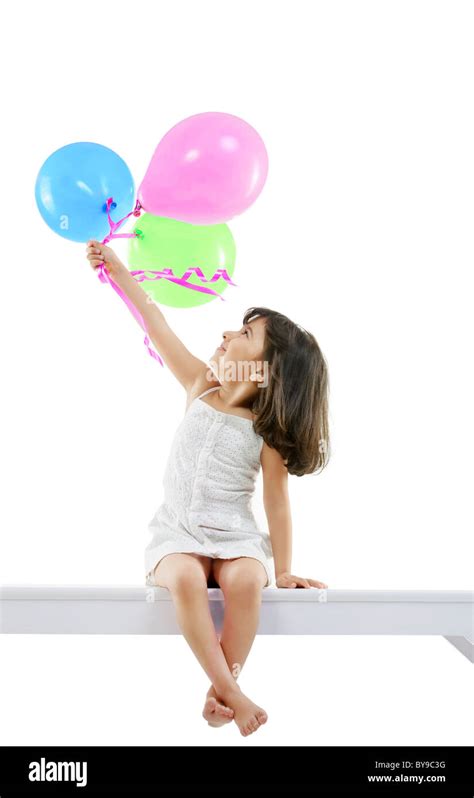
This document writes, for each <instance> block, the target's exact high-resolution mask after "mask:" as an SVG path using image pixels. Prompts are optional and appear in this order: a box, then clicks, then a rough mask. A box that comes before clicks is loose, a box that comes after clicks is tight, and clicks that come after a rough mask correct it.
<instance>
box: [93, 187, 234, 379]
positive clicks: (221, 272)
mask: <svg viewBox="0 0 474 798" xmlns="http://www.w3.org/2000/svg"><path fill="white" fill-rule="evenodd" d="M112 204H114V205H115V203H113V198H112V197H109V198H108V200H107V202H106V212H107V219H108V222H109V227H110V232H109V234H108V235H107V236H106V237H105V238H104V240H103V241H102V242H101V243H102V244H107V243H108V242H109V241H111V240H112V239H113V238H139V237H140V231H137V232H136V233H117V232H116V231H117V230H118V229H119V227H121V226H122V225H123V223H124V222H125V221H126V220H127V219H128V218H129V217H130V216H132V215H133V216H140V211H141V205H140V203H139V201H138V200H137V201H136V203H135V207H134V209H133V211H130V213H127V215H126V216H124V217H123V219H119V221H118V222H114V221H113V219H112V218H111V216H110V209H111V206H112ZM193 273H194V274H196V275H197V277H199V279H200V280H201V282H204V283H215V282H216V280H219V278H222V279H224V280H225V281H226V282H227V283H229V284H230V285H233V286H235V285H236V284H235V283H233V282H232V280H231V279H230V277H229V275H228V274H227V271H226V270H225V269H217V271H216V272H215V273H214V275H213V276H212V277H211V278H210V279H209V280H207V279H206V276H205V275H204V274H203V272H202V270H201V269H200V268H199V267H198V266H195V267H192V268H190V269H188V270H187V271H186V272H185V273H184V274H183V276H182V277H176V276H175V275H174V274H173V270H172V269H162V270H161V271H156V270H152V269H146V270H143V269H137V270H136V271H132V272H130V274H131V275H132V277H134V278H135V279H136V280H137V282H139V283H141V282H143V280H160V279H162V278H165V279H166V280H170V281H171V282H173V283H177V284H178V285H182V286H183V287H184V288H190V289H192V290H193V291H200V292H202V293H206V294H214V296H218V297H219V298H220V299H222V300H224V302H225V299H224V297H223V296H221V295H220V294H219V293H217V291H213V290H212V288H206V287H205V286H199V285H193V284H192V283H189V282H188V277H189V276H190V275H191V274H193ZM97 274H98V277H99V280H100V281H101V282H102V283H109V285H111V286H112V288H113V289H114V291H115V292H116V293H117V294H118V295H119V297H121V298H122V299H123V301H124V302H125V304H126V306H127V307H128V309H129V311H130V313H131V314H132V316H134V318H135V319H136V320H137V322H138V323H139V325H140V327H141V328H142V329H143V330H144V332H145V338H144V340H143V343H144V344H145V346H146V348H147V349H148V352H149V354H150V355H151V357H153V358H155V360H158V362H159V363H161V365H162V366H163V365H164V363H163V361H162V359H161V357H160V356H159V355H158V354H157V352H155V351H154V350H153V349H152V348H151V347H150V339H149V338H148V334H147V329H146V326H145V322H144V321H143V317H142V315H141V313H140V312H139V311H138V310H137V309H136V307H135V305H134V304H133V302H131V301H130V300H129V298H128V296H127V295H126V294H125V293H124V292H123V291H122V289H121V288H119V286H118V285H117V284H116V283H114V281H113V280H112V279H111V277H110V275H109V274H108V272H107V270H106V268H105V264H104V263H100V264H99V266H98V268H97ZM148 274H152V275H154V276H153V277H147V276H146V275H148Z"/></svg>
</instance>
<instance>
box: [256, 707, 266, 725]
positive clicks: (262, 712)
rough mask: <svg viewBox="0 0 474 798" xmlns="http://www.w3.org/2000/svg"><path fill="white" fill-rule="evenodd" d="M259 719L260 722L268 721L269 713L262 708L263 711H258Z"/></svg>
mask: <svg viewBox="0 0 474 798" xmlns="http://www.w3.org/2000/svg"><path fill="white" fill-rule="evenodd" d="M257 720H258V722H259V723H260V724H263V723H266V722H267V720H268V715H267V713H266V712H264V711H263V709H262V710H261V712H257Z"/></svg>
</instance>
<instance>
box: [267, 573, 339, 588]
mask: <svg viewBox="0 0 474 798" xmlns="http://www.w3.org/2000/svg"><path fill="white" fill-rule="evenodd" d="M276 586H277V587H319V588H324V587H327V585H326V583H325V582H319V581H318V580H317V579H305V578H304V577H303V576H295V575H294V574H290V573H288V572H286V573H283V574H280V575H279V576H278V577H277V579H276Z"/></svg>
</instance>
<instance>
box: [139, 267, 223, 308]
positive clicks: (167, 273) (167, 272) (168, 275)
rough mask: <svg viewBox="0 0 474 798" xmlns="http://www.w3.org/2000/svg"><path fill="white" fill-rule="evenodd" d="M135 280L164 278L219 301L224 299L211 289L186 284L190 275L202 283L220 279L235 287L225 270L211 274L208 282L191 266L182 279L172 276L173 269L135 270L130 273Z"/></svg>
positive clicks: (199, 270) (218, 270) (197, 268)
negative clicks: (215, 297) (212, 295)
mask: <svg viewBox="0 0 474 798" xmlns="http://www.w3.org/2000/svg"><path fill="white" fill-rule="evenodd" d="M130 274H131V275H133V277H135V280H136V281H137V282H138V283H142V282H143V281H144V280H149V281H150V282H151V281H153V280H160V279H161V278H162V277H164V278H165V279H167V280H170V282H172V283H177V284H178V285H182V286H183V287H184V288H191V289H193V291H201V292H202V293H205V294H214V296H218V297H219V299H223V300H224V302H225V299H224V297H223V296H221V295H220V294H218V293H217V291H213V290H212V288H205V286H200V285H194V284H193V283H188V277H189V276H190V275H191V274H196V275H197V276H198V277H199V279H200V280H201V282H202V283H215V282H216V280H219V278H220V277H222V279H223V280H225V281H226V282H227V283H229V285H233V286H235V285H236V284H235V283H233V282H232V280H231V279H230V277H229V275H228V274H227V271H226V270H225V269H217V271H216V272H215V273H214V274H213V276H212V277H211V278H210V279H209V280H208V279H207V278H206V276H205V275H204V274H203V272H202V270H201V269H200V268H199V266H192V267H191V268H190V269H188V270H187V271H186V272H185V273H184V274H183V276H182V277H176V276H175V275H174V274H173V269H161V271H154V270H153V269H136V270H135V271H133V272H130ZM149 274H152V275H154V276H153V277H148V275H149Z"/></svg>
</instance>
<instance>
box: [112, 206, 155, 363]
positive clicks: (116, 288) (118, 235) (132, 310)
mask: <svg viewBox="0 0 474 798" xmlns="http://www.w3.org/2000/svg"><path fill="white" fill-rule="evenodd" d="M112 202H113V199H112V197H109V198H108V200H107V203H106V211H107V219H108V221H109V227H110V232H109V234H108V235H107V236H105V238H104V240H103V241H102V242H101V243H102V244H107V243H108V242H109V241H111V240H112V239H113V238H135V237H136V233H117V232H116V231H117V230H118V229H119V227H121V226H122V225H123V223H124V222H125V220H126V219H128V218H129V216H132V215H133V216H140V209H141V205H140V203H139V201H138V200H137V201H136V203H135V207H134V209H133V211H130V213H127V215H126V216H124V217H123V219H119V221H118V222H114V221H113V219H112V218H111V216H110V207H111V205H112ZM97 274H98V277H99V280H100V281H101V283H109V285H111V286H112V288H113V289H114V291H116V292H117V294H118V295H119V297H121V298H122V299H123V301H124V302H125V304H126V306H127V307H128V309H129V311H130V313H131V314H132V315H133V316H134V317H135V319H136V320H137V322H138V323H139V325H140V327H141V328H142V329H143V330H144V332H145V338H144V339H143V343H144V344H145V346H146V348H147V349H148V352H149V354H150V355H151V357H153V358H154V359H155V360H157V361H158V362H159V363H161V365H162V366H164V363H163V361H162V359H161V357H160V356H159V354H158V353H157V352H155V351H154V350H153V349H152V348H151V346H150V339H149V338H148V334H147V329H146V326H145V322H144V321H143V317H142V314H141V313H140V312H139V311H138V310H137V309H136V307H135V305H134V304H133V302H131V301H130V300H129V298H128V296H127V295H126V294H125V293H124V292H123V291H122V289H121V288H119V286H118V285H117V283H114V281H113V280H112V279H111V277H110V275H109V274H108V272H107V270H106V268H105V264H104V263H99V266H98V268H97Z"/></svg>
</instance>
